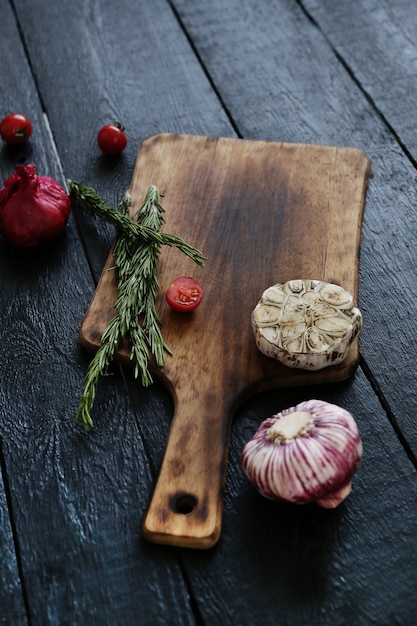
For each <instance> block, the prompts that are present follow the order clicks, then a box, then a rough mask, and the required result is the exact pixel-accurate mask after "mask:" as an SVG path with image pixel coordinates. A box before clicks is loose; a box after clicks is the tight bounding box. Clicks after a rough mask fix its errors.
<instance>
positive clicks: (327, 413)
mask: <svg viewBox="0 0 417 626" xmlns="http://www.w3.org/2000/svg"><path fill="white" fill-rule="evenodd" d="M361 460H362V441H361V437H360V434H359V430H358V426H357V424H356V422H355V420H354V418H353V417H352V415H351V414H350V413H349V412H348V411H346V410H345V409H343V408H341V407H339V406H337V405H335V404H330V403H328V402H324V401H322V400H308V401H306V402H301V403H300V404H298V405H297V406H295V407H292V408H289V409H285V410H284V411H281V412H280V413H277V414H276V415H273V416H272V417H270V418H268V419H266V420H265V421H263V422H262V424H261V425H260V427H259V428H258V430H257V431H256V433H255V434H254V436H253V437H252V439H251V440H250V441H248V443H247V444H246V445H245V447H244V448H243V450H242V456H241V462H242V468H243V471H244V472H245V474H246V476H247V477H248V478H249V480H250V481H251V482H252V483H253V484H254V486H255V487H256V489H257V490H258V491H259V493H261V494H262V495H263V496H265V497H266V498H270V499H272V500H284V501H288V502H293V503H295V504H308V503H312V502H315V503H316V504H318V505H320V506H322V507H324V508H334V507H336V506H337V505H338V504H340V503H341V502H342V501H343V500H344V499H345V498H346V497H347V496H348V495H349V493H350V491H351V485H352V476H353V474H354V473H355V471H356V470H357V468H358V467H359V465H360V463H361Z"/></svg>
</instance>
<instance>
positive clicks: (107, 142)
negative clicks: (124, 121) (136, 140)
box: [97, 122, 127, 154]
mask: <svg viewBox="0 0 417 626" xmlns="http://www.w3.org/2000/svg"><path fill="white" fill-rule="evenodd" d="M97 142H98V145H99V148H100V150H101V151H102V152H103V153H104V154H120V152H123V150H124V149H125V148H126V145H127V137H126V134H125V131H124V128H123V126H122V125H121V124H119V122H115V123H114V124H107V125H106V126H103V128H102V129H101V130H100V131H99V133H98V135H97Z"/></svg>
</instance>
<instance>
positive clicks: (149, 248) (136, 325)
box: [70, 182, 205, 430]
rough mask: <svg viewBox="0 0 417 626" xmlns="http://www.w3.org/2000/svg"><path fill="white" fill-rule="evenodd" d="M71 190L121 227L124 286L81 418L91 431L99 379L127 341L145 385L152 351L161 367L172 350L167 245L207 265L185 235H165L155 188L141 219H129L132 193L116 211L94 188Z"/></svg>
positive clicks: (118, 249)
mask: <svg viewBox="0 0 417 626" xmlns="http://www.w3.org/2000/svg"><path fill="white" fill-rule="evenodd" d="M70 189H71V194H72V196H73V199H74V197H75V198H76V200H77V201H78V204H79V205H80V206H81V207H82V208H84V209H85V210H87V211H88V212H89V213H92V214H93V215H98V216H99V217H101V218H102V219H105V220H106V221H108V222H110V223H113V224H114V225H115V226H116V239H115V243H114V246H113V255H114V261H115V270H116V271H117V279H118V289H119V294H118V297H117V300H116V303H115V309H116V315H115V317H114V318H113V319H112V320H111V321H110V323H109V324H108V326H107V328H106V329H105V331H104V333H103V335H102V337H101V343H100V346H99V348H98V350H97V352H96V354H95V355H94V357H93V359H92V361H91V362H90V365H89V368H88V371H87V374H86V377H85V380H84V389H83V394H82V397H81V401H80V404H79V406H78V409H77V412H76V419H77V418H78V417H81V418H82V422H83V425H84V428H85V430H89V429H90V428H92V427H93V426H94V423H93V420H92V417H91V410H92V407H93V404H94V400H95V396H96V392H97V385H98V382H99V379H100V377H101V376H104V375H106V373H107V371H108V367H109V365H110V363H111V362H112V360H113V359H114V356H115V353H116V351H117V349H118V347H119V345H120V343H121V341H122V340H123V339H125V338H127V339H129V341H130V346H131V352H130V358H131V359H132V360H133V361H134V362H135V370H134V373H135V377H139V376H140V378H141V382H142V384H143V385H144V386H148V385H150V384H151V383H152V376H151V374H150V372H149V359H150V356H151V354H152V355H153V356H154V358H155V363H156V365H157V366H162V365H163V364H164V361H165V352H170V350H169V348H168V346H167V345H166V343H165V341H164V339H163V336H162V333H161V328H160V325H161V324H160V319H159V316H158V314H157V312H156V309H155V301H156V298H157V295H158V291H159V283H158V279H157V262H158V257H159V253H160V247H161V244H162V243H165V244H166V245H176V247H178V248H179V249H180V250H182V251H183V252H184V253H185V254H187V255H188V256H190V257H191V258H192V259H193V260H194V261H195V262H196V263H198V264H199V265H203V263H204V260H205V258H204V257H203V256H202V254H201V253H200V252H199V251H198V250H196V249H195V248H193V247H192V246H190V245H189V244H187V243H186V242H184V241H183V240H182V239H180V238H178V237H175V238H174V239H175V244H174V243H172V241H173V239H172V236H171V235H169V236H165V234H164V233H160V231H159V229H160V228H161V226H162V223H163V221H164V220H163V213H164V209H163V207H162V206H161V204H160V195H159V192H158V190H157V188H156V187H155V186H151V187H150V188H149V190H148V193H147V195H146V198H145V201H144V204H143V206H142V207H141V208H140V209H139V211H138V213H137V216H136V217H137V222H134V221H133V220H131V218H130V217H129V209H130V197H129V196H128V195H126V196H125V197H124V198H123V200H122V201H121V203H120V205H119V207H118V209H112V208H111V207H108V206H107V205H106V204H105V203H104V202H103V201H102V200H101V199H100V198H99V196H98V195H97V194H96V193H95V192H94V191H93V190H92V189H91V188H88V187H85V186H80V185H78V183H72V182H71V183H70ZM136 227H137V228H136ZM143 233H145V234H143ZM159 235H163V236H162V237H160V236H159Z"/></svg>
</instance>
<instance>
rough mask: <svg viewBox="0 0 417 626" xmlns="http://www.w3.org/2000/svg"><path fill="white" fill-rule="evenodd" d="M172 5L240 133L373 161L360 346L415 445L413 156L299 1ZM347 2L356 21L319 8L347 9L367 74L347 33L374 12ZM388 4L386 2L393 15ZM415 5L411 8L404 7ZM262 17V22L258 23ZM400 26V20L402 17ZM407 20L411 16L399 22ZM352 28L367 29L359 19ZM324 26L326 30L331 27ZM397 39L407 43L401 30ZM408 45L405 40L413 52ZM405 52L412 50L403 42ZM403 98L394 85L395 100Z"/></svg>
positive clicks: (330, 18)
mask: <svg viewBox="0 0 417 626" xmlns="http://www.w3.org/2000/svg"><path fill="white" fill-rule="evenodd" d="M310 4H312V3H310ZM362 5H364V3H361V5H360V6H362ZM175 6H176V8H177V11H178V12H179V14H180V17H181V20H182V21H183V23H184V26H185V28H186V29H187V31H188V32H189V35H190V37H191V38H192V39H193V42H194V44H195V46H196V48H197V49H198V52H199V54H200V56H201V59H202V61H203V63H204V64H205V66H206V69H207V72H208V73H209V74H210V75H211V77H212V80H213V81H214V83H215V85H216V88H217V89H218V91H219V93H220V95H221V98H222V100H223V101H224V103H225V106H226V107H227V109H228V111H229V112H230V114H231V116H232V117H233V119H234V121H235V123H236V125H237V127H238V128H239V131H240V132H241V134H242V135H243V136H244V137H245V138H254V139H267V140H274V141H279V140H283V141H288V142H300V143H321V144H325V145H339V146H346V145H347V146H353V147H356V148H359V149H361V150H363V151H364V152H365V153H366V154H368V156H369V157H370V158H371V159H372V172H373V173H372V177H371V181H370V185H369V190H368V195H367V203H366V208H365V218H364V228H363V238H362V247H361V265H360V276H361V280H360V288H359V292H360V306H361V309H362V311H363V313H364V330H363V333H362V339H361V351H362V354H363V356H364V359H365V360H366V362H367V363H368V365H369V367H370V370H371V374H372V376H373V377H374V378H375V380H376V384H377V385H378V387H379V389H380V393H381V394H382V395H383V396H384V398H385V401H386V403H387V404H388V405H389V407H390V410H391V412H392V415H393V419H394V420H395V421H396V422H397V423H398V425H399V428H400V429H401V431H402V433H403V434H404V436H405V438H406V440H407V442H408V444H409V446H410V447H411V448H412V450H413V453H414V455H416V454H417V430H416V428H415V414H416V411H417V399H416V395H415V394H410V393H409V390H410V389H412V388H414V385H415V371H416V370H415V358H414V353H415V346H416V340H415V332H414V310H415V305H414V303H415V301H416V297H417V284H416V281H415V275H416V271H417V265H416V256H415V254H414V248H413V246H412V244H411V243H410V242H412V241H414V240H415V239H416V237H417V224H416V220H415V218H414V213H415V188H416V183H417V177H416V171H415V168H414V166H413V164H412V163H411V162H410V161H409V159H408V158H407V156H406V155H404V153H403V150H402V148H401V146H400V145H399V143H398V141H397V140H396V137H395V136H393V135H392V133H391V132H390V130H389V128H388V127H387V125H386V124H384V121H383V120H381V117H380V114H379V112H378V111H376V109H375V106H374V105H373V104H372V103H370V102H369V100H368V98H367V97H366V96H365V95H364V94H363V90H361V88H360V87H359V86H357V85H356V82H355V80H353V79H352V77H351V76H350V75H349V72H347V71H346V70H345V69H344V67H343V66H342V64H341V63H340V62H339V60H338V58H337V57H336V55H335V52H334V51H333V50H332V48H331V47H330V45H329V44H328V43H327V41H326V39H325V37H324V36H323V34H322V33H321V32H320V31H319V30H318V28H317V27H316V26H315V25H314V24H313V23H312V22H311V21H310V20H309V19H307V18H306V15H305V13H304V12H303V10H302V9H301V8H300V6H299V5H298V3H294V2H290V1H288V0H281V1H280V2H279V3H275V2H271V1H269V0H263V1H261V2H258V3H257V4H256V7H255V6H253V5H252V3H250V2H245V3H244V6H242V4H241V3H239V2H237V1H235V0H230V1H229V2H228V3H227V5H225V4H224V3H222V2H220V0H219V1H218V2H214V3H211V4H210V11H209V15H206V7H205V5H204V3H195V2H194V3H193V4H192V5H190V3H187V2H186V1H185V0H176V1H175ZM314 6H316V5H314ZM353 6H354V7H356V9H355V10H354V15H355V22H352V21H349V22H348V17H347V16H348V15H349V16H350V15H351V12H350V11H351V4H350V3H349V6H348V5H346V7H344V8H343V9H342V8H341V7H339V9H338V10H335V9H334V7H333V4H332V5H331V7H330V3H327V6H326V4H324V5H323V10H320V12H319V15H320V19H323V20H324V14H325V8H327V12H326V21H325V24H329V27H328V29H329V30H331V26H330V24H331V23H332V24H334V26H333V29H335V28H336V26H335V25H336V23H337V22H338V14H339V13H342V15H344V16H345V22H344V24H343V22H342V23H340V24H339V25H338V27H337V28H338V30H340V32H342V31H343V33H344V37H345V44H344V47H343V53H344V52H345V50H347V49H348V48H349V50H350V53H349V54H350V55H352V54H357V55H358V56H357V58H356V64H355V72H356V70H357V71H358V72H359V65H360V64H361V78H362V77H363V72H364V67H365V66H367V65H368V54H367V51H366V50H364V49H363V53H362V55H361V54H360V52H357V53H353V50H354V49H355V45H356V43H355V40H354V39H353V37H354V34H352V35H351V37H352V38H349V33H353V32H354V31H355V28H356V26H355V27H354V25H356V24H359V22H360V20H361V19H364V18H363V17H362V13H366V20H367V22H368V23H369V24H372V20H373V17H374V13H375V11H372V10H370V11H369V12H367V11H365V9H364V6H362V9H363V11H361V10H359V8H358V7H359V3H358V2H355V3H354V4H353ZM378 6H379V5H378ZM384 6H385V7H387V6H388V4H387V3H384ZM390 6H391V5H390ZM400 7H402V11H401V9H399V13H398V15H399V16H403V15H405V14H406V8H405V3H400ZM317 11H318V9H317ZM385 11H386V12H388V9H387V8H385ZM392 11H393V10H392V8H390V9H389V15H391V14H392ZM416 11H417V9H415V8H413V10H412V11H411V13H410V15H411V16H413V15H414V14H415V13H416ZM393 14H394V15H395V12H394V13H393ZM382 15H385V18H384V19H381V20H380V21H379V22H378V16H379V12H377V18H376V24H374V29H375V31H374V34H375V33H376V29H377V28H381V29H383V28H385V33H386V35H385V39H386V40H387V44H386V45H387V48H388V52H386V53H385V54H390V55H391V57H392V59H394V57H395V55H396V50H397V48H396V45H393V47H392V48H391V52H389V50H390V44H389V41H390V32H391V31H390V21H389V19H387V18H386V13H384V11H383V12H382ZM349 19H352V18H349ZM412 21H413V19H412V17H411V23H412ZM266 24H268V28H264V26H265V25H266ZM396 24H397V26H396V28H397V29H398V30H399V29H400V26H399V24H400V17H398V19H397V21H396ZM404 28H405V27H404ZM409 28H411V26H407V27H406V29H409ZM357 29H358V32H359V33H361V32H362V31H361V27H360V26H359V25H358V26H357ZM404 32H408V30H405V31H404ZM331 34H332V37H333V31H331ZM378 36H379V38H380V41H381V42H382V41H385V39H384V36H383V35H382V34H381V32H379V33H378ZM364 39H366V37H365V36H364ZM402 41H404V42H405V35H404V38H403V40H402ZM363 45H365V44H363ZM382 45H383V44H382V43H381V46H382ZM410 45H411V43H410V42H408V48H407V49H408V50H409V49H410ZM414 45H415V44H414ZM403 54H404V55H407V52H406V51H404V50H403ZM350 58H351V57H349V59H350ZM260 59H262V62H260ZM403 60H404V64H405V66H406V67H410V66H411V67H414V65H413V63H412V62H411V61H409V63H408V65H407V63H406V59H405V58H404V57H403ZM383 62H384V61H381V64H382V63H383ZM393 62H394V61H392V63H393ZM378 67H379V66H374V67H373V68H372V65H371V67H370V68H369V70H367V72H368V74H369V75H370V74H371V73H372V80H373V81H374V82H376V80H377V77H378V76H379V71H378ZM408 71H411V70H409V69H408V70H404V73H405V75H407V74H406V72H408ZM413 71H415V68H414V69H413ZM398 80H399V81H400V79H398ZM380 81H381V82H380V87H379V90H380V93H381V95H380V98H381V99H382V98H383V95H384V93H385V90H386V91H390V89H391V84H392V81H391V80H390V79H388V77H387V76H386V75H385V74H382V77H381V78H380ZM414 82H416V81H414ZM400 84H403V83H402V82H400ZM401 98H402V95H401V93H400V90H398V91H397V101H399V100H401ZM387 101H388V102H390V101H391V98H390V97H389V98H387ZM392 102H393V101H392ZM412 103H413V97H411V98H410V106H409V110H410V115H411V114H413V112H414V109H413V104H412ZM381 106H382V105H381ZM394 106H395V105H394V104H392V107H393V108H394ZM401 106H403V105H401ZM379 108H380V107H379ZM393 243H394V245H395V254H394V253H393ZM399 323H400V325H401V333H400V336H399V335H398V325H399Z"/></svg>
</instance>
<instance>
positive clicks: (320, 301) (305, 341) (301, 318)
mask: <svg viewBox="0 0 417 626" xmlns="http://www.w3.org/2000/svg"><path fill="white" fill-rule="evenodd" d="M251 321H252V328H253V332H254V335H255V341H256V345H257V347H258V348H259V350H260V351H261V352H263V353H264V354H266V355H267V356H269V357H272V358H275V359H277V360H278V361H280V362H281V363H283V364H284V365H286V366H287V367H295V368H300V369H309V370H319V369H323V368H325V367H329V366H330V365H336V364H337V363H341V362H342V361H343V360H344V359H345V358H346V356H347V353H348V348H349V346H350V345H351V343H352V341H353V340H354V339H355V338H356V337H357V335H358V334H359V332H360V330H361V328H362V315H361V312H360V310H359V309H358V308H357V307H356V306H355V303H354V300H353V296H352V295H351V294H350V293H349V292H348V291H346V290H345V289H343V288H342V287H340V286H339V285H335V284H333V283H327V282H325V281H320V280H290V281H288V282H286V283H277V284H276V285H273V286H272V287H269V288H268V289H266V290H265V291H264V292H263V294H262V297H261V299H260V300H259V302H258V304H257V305H256V307H255V309H254V310H253V312H252V316H251Z"/></svg>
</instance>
